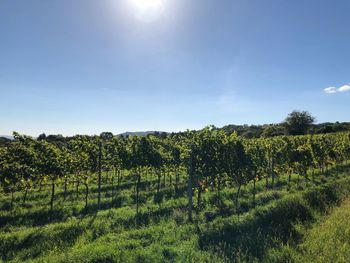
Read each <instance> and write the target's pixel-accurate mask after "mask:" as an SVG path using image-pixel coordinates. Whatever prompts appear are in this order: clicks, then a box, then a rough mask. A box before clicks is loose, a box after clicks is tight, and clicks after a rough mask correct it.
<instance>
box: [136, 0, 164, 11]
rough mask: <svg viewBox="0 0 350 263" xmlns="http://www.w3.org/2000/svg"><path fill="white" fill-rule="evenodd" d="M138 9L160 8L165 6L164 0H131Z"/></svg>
mask: <svg viewBox="0 0 350 263" xmlns="http://www.w3.org/2000/svg"><path fill="white" fill-rule="evenodd" d="M130 2H131V4H132V5H134V6H135V7H136V8H138V9H143V10H146V9H159V8H161V7H162V6H163V0H130Z"/></svg>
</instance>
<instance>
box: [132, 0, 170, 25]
mask: <svg viewBox="0 0 350 263" xmlns="http://www.w3.org/2000/svg"><path fill="white" fill-rule="evenodd" d="M129 1H130V4H131V5H132V7H133V9H135V14H136V17H137V18H138V19H139V20H142V21H145V22H152V21H155V20H157V19H158V18H160V16H161V15H162V13H163V9H164V0H129Z"/></svg>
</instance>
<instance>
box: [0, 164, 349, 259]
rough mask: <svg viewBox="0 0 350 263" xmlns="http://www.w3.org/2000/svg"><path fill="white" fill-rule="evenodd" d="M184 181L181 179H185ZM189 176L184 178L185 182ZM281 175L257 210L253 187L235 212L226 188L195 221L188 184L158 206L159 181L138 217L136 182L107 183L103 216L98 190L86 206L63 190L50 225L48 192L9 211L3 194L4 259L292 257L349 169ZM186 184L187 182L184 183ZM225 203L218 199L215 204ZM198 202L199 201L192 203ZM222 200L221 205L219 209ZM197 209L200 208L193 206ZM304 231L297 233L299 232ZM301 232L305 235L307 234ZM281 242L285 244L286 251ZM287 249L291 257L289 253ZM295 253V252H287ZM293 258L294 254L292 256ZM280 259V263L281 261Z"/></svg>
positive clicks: (165, 190) (260, 189) (260, 197)
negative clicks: (312, 177) (309, 176)
mask: <svg viewBox="0 0 350 263" xmlns="http://www.w3.org/2000/svg"><path fill="white" fill-rule="evenodd" d="M183 176H184V175H183ZM183 179H184V178H183ZM292 179H293V180H292V184H291V185H290V186H289V187H288V179H287V177H286V176H281V177H280V178H279V179H278V180H277V182H276V186H275V188H274V189H269V190H267V189H266V188H265V182H264V181H261V182H258V183H257V195H256V205H255V204H254V202H253V200H252V185H251V184H249V185H248V186H246V187H244V188H243V189H242V194H241V197H240V214H239V215H237V214H236V209H235V205H234V195H235V193H236V189H234V188H232V187H230V185H228V186H227V187H226V188H225V189H224V190H223V191H222V192H221V195H220V197H219V196H218V195H217V193H215V192H211V191H209V192H206V193H205V194H204V195H203V205H202V209H201V211H199V212H198V215H196V213H194V218H196V220H195V223H190V222H188V220H187V212H186V205H187V199H186V185H185V184H184V183H183V184H182V185H181V191H180V194H179V195H176V194H175V192H174V187H173V185H170V184H169V182H168V181H167V184H166V186H164V187H162V190H161V191H162V196H163V198H162V202H161V203H160V204H157V203H155V202H154V196H155V181H152V182H153V183H151V185H149V186H146V185H145V186H144V187H143V190H142V191H141V206H140V214H139V215H136V210H135V200H134V188H133V183H132V182H131V181H128V180H124V181H123V183H122V186H121V188H120V189H119V190H117V191H116V192H115V196H113V201H112V196H111V189H110V186H108V185H106V186H104V191H103V193H102V211H100V212H98V213H96V212H95V211H96V202H97V191H96V187H93V186H91V192H90V194H89V209H88V211H85V210H84V193H83V188H81V192H80V193H78V195H77V193H76V191H75V187H74V186H70V188H69V191H68V197H67V200H66V201H65V202H64V201H63V190H62V188H59V189H58V194H57V198H56V200H55V211H54V219H53V220H52V221H50V220H49V207H48V202H49V198H50V187H49V186H47V187H46V188H44V189H43V190H42V191H41V192H39V191H38V189H36V191H34V192H33V191H32V192H31V193H29V195H28V201H27V203H26V204H25V205H22V204H21V197H22V193H20V192H17V193H15V207H14V209H13V210H12V211H10V210H9V196H7V195H4V194H2V195H1V196H0V255H1V260H3V261H5V262H25V261H31V262H232V261H239V260H241V261H250V262H253V261H257V262H258V261H273V260H274V258H276V259H280V258H281V257H284V256H286V255H289V254H288V253H287V252H288V246H289V245H295V244H298V242H299V241H300V240H301V239H302V234H301V230H300V229H299V228H300V226H308V225H310V224H311V223H313V222H315V221H317V220H318V218H319V217H320V216H321V215H324V214H325V213H326V212H327V211H328V209H329V208H330V207H332V206H334V205H336V204H338V203H339V202H341V200H343V199H344V198H345V197H346V196H348V195H349V194H350V177H349V171H348V167H347V166H345V167H343V169H342V170H340V171H339V172H338V171H337V172H335V171H334V172H333V173H332V174H331V175H329V176H327V177H326V176H321V175H318V176H317V178H316V181H315V182H314V183H312V182H306V181H304V180H301V181H299V183H298V181H297V180H298V179H297V176H293V178H292ZM183 181H184V180H183ZM218 200H221V202H218ZM195 202H196V199H195V198H194V203H195ZM218 203H221V205H220V206H218V205H217V204H218ZM195 208H196V207H195ZM298 227H299V228H298ZM303 231H304V230H303ZM281 245H282V246H281ZM286 251H287V252H286ZM290 251H292V252H290V254H291V253H294V255H296V252H295V251H294V250H292V248H291V249H290ZM289 258H291V257H289ZM276 262H278V260H277V261H276Z"/></svg>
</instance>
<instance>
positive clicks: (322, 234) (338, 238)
mask: <svg viewBox="0 0 350 263" xmlns="http://www.w3.org/2000/svg"><path fill="white" fill-rule="evenodd" d="M349 218H350V199H346V200H345V201H344V202H343V203H342V204H341V205H340V206H339V207H335V208H334V209H331V210H330V212H329V214H328V215H327V216H324V217H319V219H318V221H317V222H315V223H314V224H312V225H311V226H309V227H305V226H300V227H301V228H300V234H301V235H302V236H303V238H302V239H301V240H300V242H299V243H298V244H297V245H295V246H288V245H284V246H282V247H281V248H280V249H277V250H274V251H273V253H272V255H274V256H272V257H271V258H273V259H274V261H276V262H282V261H283V262H338V263H341V262H344V263H346V262H349V259H350V222H349ZM276 255H277V256H276Z"/></svg>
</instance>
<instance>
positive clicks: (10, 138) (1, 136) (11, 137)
mask: <svg viewBox="0 0 350 263" xmlns="http://www.w3.org/2000/svg"><path fill="white" fill-rule="evenodd" d="M0 138H6V139H9V140H13V136H12V135H0Z"/></svg>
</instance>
